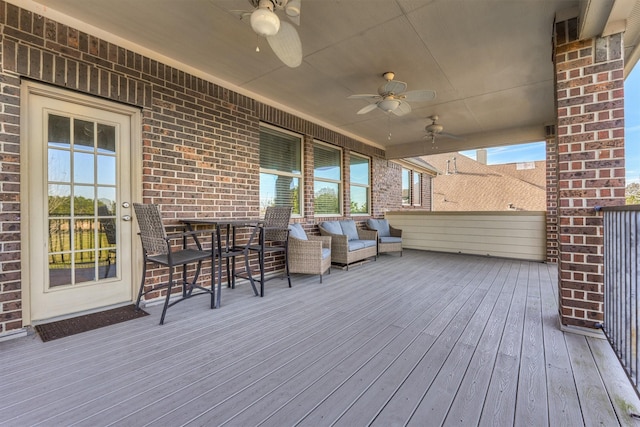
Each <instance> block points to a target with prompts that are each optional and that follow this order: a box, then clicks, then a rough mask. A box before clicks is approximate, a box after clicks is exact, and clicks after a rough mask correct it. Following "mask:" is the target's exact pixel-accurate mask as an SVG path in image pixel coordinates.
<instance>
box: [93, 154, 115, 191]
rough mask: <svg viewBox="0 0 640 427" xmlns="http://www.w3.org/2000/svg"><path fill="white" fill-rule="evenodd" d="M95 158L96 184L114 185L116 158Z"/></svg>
mask: <svg viewBox="0 0 640 427" xmlns="http://www.w3.org/2000/svg"><path fill="white" fill-rule="evenodd" d="M97 158H98V184H102V185H115V183H116V158H115V157H113V156H97Z"/></svg>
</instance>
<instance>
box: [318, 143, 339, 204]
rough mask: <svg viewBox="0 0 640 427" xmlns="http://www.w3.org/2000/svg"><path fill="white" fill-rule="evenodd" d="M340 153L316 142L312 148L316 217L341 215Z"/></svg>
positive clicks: (333, 148)
mask: <svg viewBox="0 0 640 427" xmlns="http://www.w3.org/2000/svg"><path fill="white" fill-rule="evenodd" d="M341 159H342V151H340V150H339V149H337V148H335V147H332V146H330V145H327V144H322V143H319V142H316V143H315V144H314V146H313V192H314V195H313V202H314V213H315V214H316V215H341V214H342V209H341V205H342V197H341V196H342V161H341Z"/></svg>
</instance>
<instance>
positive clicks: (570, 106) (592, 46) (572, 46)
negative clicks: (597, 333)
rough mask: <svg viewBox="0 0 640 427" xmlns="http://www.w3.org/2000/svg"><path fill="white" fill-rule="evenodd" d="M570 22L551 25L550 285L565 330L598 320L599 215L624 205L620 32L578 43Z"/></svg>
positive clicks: (600, 300)
mask: <svg viewBox="0 0 640 427" xmlns="http://www.w3.org/2000/svg"><path fill="white" fill-rule="evenodd" d="M577 28H578V25H577V20H576V19H571V20H568V21H564V22H559V23H556V26H555V38H554V41H555V52H554V58H555V72H556V101H557V109H558V126H557V158H558V161H557V165H558V170H557V173H558V185H557V187H558V190H557V191H558V193H557V203H558V254H559V256H558V258H559V261H558V269H559V271H558V286H559V298H560V319H561V322H562V324H563V325H565V326H582V327H588V328H594V327H597V324H598V323H600V322H602V321H603V319H604V316H603V302H604V289H603V286H604V285H603V261H604V259H603V243H604V240H603V235H602V217H601V216H600V215H599V214H598V213H597V212H596V211H595V210H594V207H595V206H614V205H624V204H625V198H624V189H625V179H624V173H625V170H624V72H623V67H624V57H623V45H622V41H623V38H622V33H618V34H612V35H610V36H606V37H598V38H594V39H589V40H578V37H577V33H578V30H577Z"/></svg>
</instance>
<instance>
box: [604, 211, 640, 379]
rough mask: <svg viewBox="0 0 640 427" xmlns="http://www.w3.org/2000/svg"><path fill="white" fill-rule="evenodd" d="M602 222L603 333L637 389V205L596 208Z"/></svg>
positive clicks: (639, 213)
mask: <svg viewBox="0 0 640 427" xmlns="http://www.w3.org/2000/svg"><path fill="white" fill-rule="evenodd" d="M596 209H597V210H600V211H602V213H603V223H604V231H603V235H604V319H605V320H604V325H603V329H604V332H605V335H606V336H607V338H608V339H609V342H610V343H611V346H612V347H613V349H614V351H615V353H616V354H617V355H618V358H619V359H620V362H621V363H622V365H623V367H624V369H625V370H626V372H627V375H629V378H630V379H631V381H632V382H633V384H634V385H635V387H636V389H638V384H639V380H640V376H639V372H638V363H639V359H638V333H637V332H638V322H639V321H640V319H639V316H638V314H639V313H638V310H639V309H640V304H639V303H638V297H639V295H638V281H639V280H638V279H639V278H640V261H639V260H638V254H639V252H640V238H639V233H640V206H616V207H605V208H596Z"/></svg>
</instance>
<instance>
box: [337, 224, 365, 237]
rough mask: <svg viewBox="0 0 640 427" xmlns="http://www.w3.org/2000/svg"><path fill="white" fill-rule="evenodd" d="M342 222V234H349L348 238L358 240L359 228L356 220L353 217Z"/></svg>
mask: <svg viewBox="0 0 640 427" xmlns="http://www.w3.org/2000/svg"><path fill="white" fill-rule="evenodd" d="M339 222H340V227H341V228H342V234H344V235H345V236H347V240H358V239H359V238H360V237H359V236H358V229H357V228H356V222H355V221H354V220H352V219H346V220H343V221H339Z"/></svg>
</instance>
